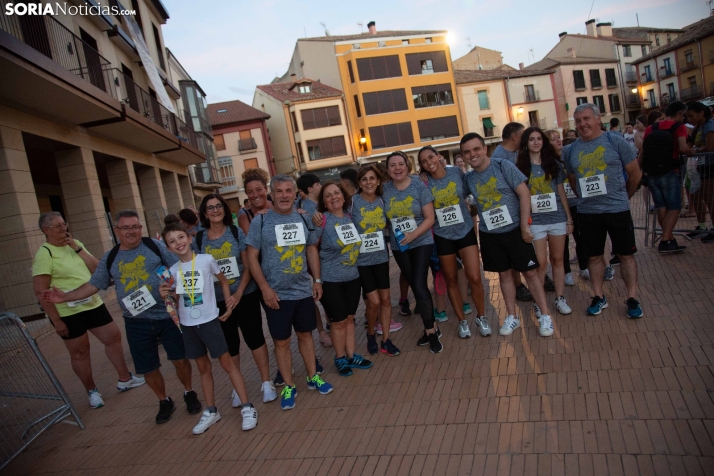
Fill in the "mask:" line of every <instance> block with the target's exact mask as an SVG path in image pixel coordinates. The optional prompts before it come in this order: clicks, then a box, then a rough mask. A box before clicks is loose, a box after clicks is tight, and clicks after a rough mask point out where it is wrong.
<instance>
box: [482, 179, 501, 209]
mask: <svg viewBox="0 0 714 476" xmlns="http://www.w3.org/2000/svg"><path fill="white" fill-rule="evenodd" d="M496 183H497V180H496V177H491V178H490V179H488V182H486V183H484V184H480V183H477V184H476V200H478V203H479V206H480V207H481V212H484V211H486V210H490V209H491V208H493V207H495V206H496V205H498V204H499V203H501V198H502V197H503V195H501V192H499V191H498V188H497V187H496Z"/></svg>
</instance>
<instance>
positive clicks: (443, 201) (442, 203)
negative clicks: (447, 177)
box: [431, 182, 460, 209]
mask: <svg viewBox="0 0 714 476" xmlns="http://www.w3.org/2000/svg"><path fill="white" fill-rule="evenodd" d="M431 193H432V194H433V195H434V208H437V209H438V208H444V207H448V206H449V205H458V204H459V202H460V200H459V196H458V195H457V193H456V183H454V182H449V185H447V186H446V187H444V188H442V189H441V190H437V188H436V187H431Z"/></svg>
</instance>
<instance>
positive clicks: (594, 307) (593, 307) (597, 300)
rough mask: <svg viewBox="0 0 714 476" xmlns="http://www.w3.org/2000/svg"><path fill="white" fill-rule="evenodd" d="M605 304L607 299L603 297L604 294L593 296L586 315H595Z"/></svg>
mask: <svg viewBox="0 0 714 476" xmlns="http://www.w3.org/2000/svg"><path fill="white" fill-rule="evenodd" d="M607 306H608V304H607V299H606V298H605V296H604V295H603V297H600V296H595V297H593V300H592V302H591V303H590V307H588V310H587V314H588V316H597V315H598V314H600V313H601V312H602V310H603V309H605V308H606V307H607Z"/></svg>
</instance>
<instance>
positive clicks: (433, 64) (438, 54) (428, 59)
mask: <svg viewBox="0 0 714 476" xmlns="http://www.w3.org/2000/svg"><path fill="white" fill-rule="evenodd" d="M406 59H407V71H408V72H409V75H415V74H431V73H445V72H447V71H449V67H448V65H447V63H446V53H445V52H444V51H431V52H425V53H411V54H408V55H406Z"/></svg>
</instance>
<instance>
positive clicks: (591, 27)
mask: <svg viewBox="0 0 714 476" xmlns="http://www.w3.org/2000/svg"><path fill="white" fill-rule="evenodd" d="M585 30H586V31H587V35H588V36H597V30H596V28H595V20H588V21H586V22H585Z"/></svg>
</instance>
